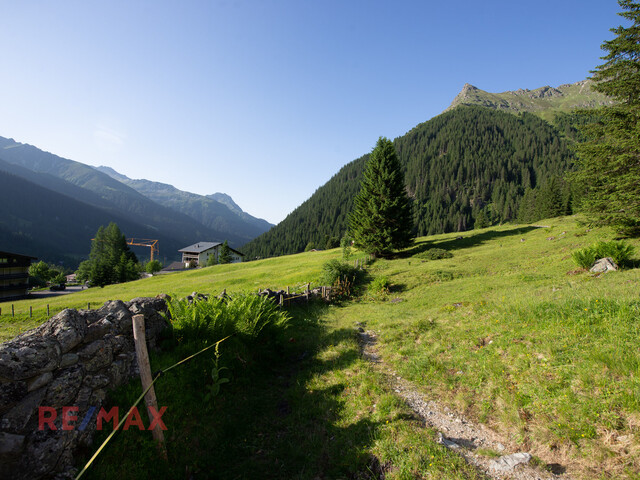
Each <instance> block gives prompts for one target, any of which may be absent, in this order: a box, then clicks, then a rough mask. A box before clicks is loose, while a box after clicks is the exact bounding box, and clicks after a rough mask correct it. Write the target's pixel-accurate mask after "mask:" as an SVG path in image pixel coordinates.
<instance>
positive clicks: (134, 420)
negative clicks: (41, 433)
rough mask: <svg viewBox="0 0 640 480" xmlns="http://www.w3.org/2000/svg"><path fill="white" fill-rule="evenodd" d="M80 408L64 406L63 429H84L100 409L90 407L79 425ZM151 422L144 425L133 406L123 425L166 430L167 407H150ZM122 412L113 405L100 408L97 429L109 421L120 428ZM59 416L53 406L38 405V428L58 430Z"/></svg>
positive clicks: (136, 408) (114, 427)
mask: <svg viewBox="0 0 640 480" xmlns="http://www.w3.org/2000/svg"><path fill="white" fill-rule="evenodd" d="M78 410H80V408H79V407H76V406H72V407H62V415H61V429H62V430H79V431H81V432H82V431H83V430H85V429H86V428H87V426H88V425H89V422H91V419H92V418H93V414H94V413H95V412H96V410H98V407H89V410H87V413H86V414H85V416H84V418H83V419H82V422H81V423H80V424H79V425H77V423H76V422H77V421H78V415H77V413H78ZM148 411H149V416H150V420H151V421H150V423H149V428H145V427H144V423H143V421H142V417H141V416H140V412H139V411H138V407H133V408H132V409H131V410H130V411H129V412H128V414H127V418H126V420H125V422H124V425H123V427H122V429H123V430H129V428H131V427H138V430H153V429H154V428H156V427H160V428H161V429H162V430H166V429H167V427H166V425H165V424H164V422H163V421H162V418H161V417H162V415H163V414H164V412H166V411H167V407H162V408H160V411H157V410H156V409H155V408H154V407H151V406H150V407H148ZM119 413H120V407H112V408H111V410H109V411H108V412H107V411H106V410H105V409H104V408H100V410H99V411H98V415H97V416H96V428H97V430H102V424H103V423H106V424H107V425H108V424H109V422H113V429H114V430H115V429H116V428H118V424H119V423H120V422H119V421H118V418H119ZM57 418H58V411H57V410H56V409H55V408H53V407H38V430H44V429H45V425H46V426H48V428H49V430H58V427H56V425H55V423H54V422H55V421H56V419H57Z"/></svg>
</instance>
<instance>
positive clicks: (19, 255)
mask: <svg viewBox="0 0 640 480" xmlns="http://www.w3.org/2000/svg"><path fill="white" fill-rule="evenodd" d="M0 256H2V257H21V258H30V259H31V260H37V259H38V257H31V256H29V255H21V254H19V253H11V252H0Z"/></svg>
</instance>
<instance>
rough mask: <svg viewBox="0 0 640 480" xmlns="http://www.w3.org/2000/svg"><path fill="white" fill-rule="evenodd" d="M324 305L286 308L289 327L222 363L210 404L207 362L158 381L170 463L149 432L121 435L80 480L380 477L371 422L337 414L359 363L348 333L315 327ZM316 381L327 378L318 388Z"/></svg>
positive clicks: (126, 397) (124, 402)
mask: <svg viewBox="0 0 640 480" xmlns="http://www.w3.org/2000/svg"><path fill="white" fill-rule="evenodd" d="M330 308H335V307H329V306H326V305H322V304H315V305H314V304H312V305H310V306H309V307H308V308H303V307H298V308H292V309H291V310H290V314H291V316H292V320H291V323H290V327H289V328H287V329H286V330H283V331H278V332H276V334H275V337H274V338H273V339H271V340H270V342H269V345H263V346H260V345H257V346H256V349H255V350H254V351H252V352H249V353H246V354H245V357H244V359H243V362H237V361H235V360H233V359H232V360H231V362H230V363H229V366H230V367H231V368H232V369H233V370H234V371H233V375H232V380H231V382H230V383H228V384H224V385H223V386H222V389H221V392H220V395H219V396H217V397H215V398H214V400H213V401H212V402H211V403H210V404H205V403H204V401H203V397H204V393H205V391H206V389H205V388H204V387H205V384H206V382H207V377H208V371H207V369H210V365H211V358H208V359H200V360H198V361H194V362H192V363H191V364H185V365H186V366H185V368H184V369H183V370H181V371H179V372H178V373H177V374H174V375H171V374H167V375H166V378H164V379H163V380H164V381H163V382H161V383H159V384H158V388H157V389H156V392H157V396H158V402H159V405H161V406H167V412H166V414H165V416H164V418H163V420H164V421H165V423H166V425H167V428H168V430H167V431H166V432H165V437H166V438H167V449H168V452H169V462H168V463H165V462H163V461H161V460H159V458H158V457H157V454H156V451H155V448H154V447H153V445H152V443H151V440H150V432H139V431H127V432H120V433H119V435H118V436H117V437H116V438H115V439H114V441H113V442H112V444H110V445H109V447H108V449H107V450H106V451H105V452H104V453H103V455H101V458H100V459H99V460H98V463H97V465H96V466H95V468H94V469H92V470H90V471H89V472H88V475H87V478H105V479H106V478H132V479H133V478H135V479H138V478H140V479H142V478H153V477H157V478H168V479H185V478H187V479H218V478H219V479H253V478H256V479H271V478H273V479H281V478H293V479H315V478H382V477H381V476H380V475H379V473H378V474H377V473H375V472H374V473H369V471H371V470H374V471H375V468H372V465H374V466H375V464H376V461H375V458H372V457H371V456H370V455H369V454H368V453H367V450H368V447H370V446H371V443H372V441H373V439H374V438H375V437H376V431H377V429H378V428H379V427H381V425H380V422H376V421H373V420H371V419H370V418H362V419H359V420H356V421H345V417H344V416H343V413H345V408H346V407H345V395H347V393H346V392H347V391H348V390H347V389H348V388H349V385H348V383H347V382H348V380H347V379H346V378H345V379H344V380H342V379H341V374H340V372H341V371H343V370H345V369H347V368H349V367H350V366H351V365H352V364H353V363H354V362H356V361H358V359H359V358H360V356H359V352H358V349H357V347H355V348H354V347H353V345H354V343H353V342H351V340H353V338H354V335H355V332H354V331H353V330H351V329H337V330H329V329H328V328H327V327H326V326H325V325H324V324H323V322H322V317H323V316H324V315H325V314H326V313H327V310H328V309H330ZM332 346H336V348H331V347H332ZM327 351H328V352H329V353H328V354H327ZM169 354H170V352H167V353H165V354H163V355H169ZM160 360H162V359H160ZM164 360H165V361H167V359H164ZM174 372H175V371H174ZM330 372H331V373H330ZM325 374H327V375H330V376H332V377H331V378H332V381H330V382H327V381H318V377H320V376H323V375H325ZM134 383H135V384H136V385H133V384H134ZM137 394H139V383H138V382H135V381H133V382H131V384H130V386H128V387H125V388H124V389H121V390H120V391H118V392H117V393H116V394H115V395H114V396H113V401H112V403H113V404H114V405H119V406H120V407H121V408H123V407H125V406H128V402H130V401H131V399H132V398H135V396H137ZM129 404H130V403H129ZM145 424H146V419H145ZM107 433H108V432H102V433H101V435H102V436H103V437H104V436H106V434H107ZM101 439H102V437H100V438H98V439H96V440H97V441H101ZM96 444H97V445H99V443H97V442H96V443H94V445H96Z"/></svg>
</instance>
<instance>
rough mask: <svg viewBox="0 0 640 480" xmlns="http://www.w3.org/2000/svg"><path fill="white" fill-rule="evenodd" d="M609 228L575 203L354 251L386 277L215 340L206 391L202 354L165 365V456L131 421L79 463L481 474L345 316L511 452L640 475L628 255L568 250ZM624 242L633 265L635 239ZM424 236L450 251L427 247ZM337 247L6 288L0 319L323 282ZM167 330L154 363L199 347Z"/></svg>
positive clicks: (167, 473)
mask: <svg viewBox="0 0 640 480" xmlns="http://www.w3.org/2000/svg"><path fill="white" fill-rule="evenodd" d="M612 238H613V234H612V233H611V232H610V231H609V230H606V229H593V230H589V229H588V228H586V227H584V226H582V225H581V224H580V223H579V222H578V219H577V218H575V217H567V218H557V219H552V220H545V221H543V222H540V224H539V225H503V226H497V227H491V228H488V229H484V230H474V231H470V232H464V233H455V234H444V235H436V236H431V237H423V238H419V239H417V240H416V242H415V244H414V246H413V247H411V248H409V249H408V250H406V251H404V252H401V254H400V255H398V257H397V258H394V259H389V260H387V259H379V260H377V261H375V262H374V263H373V264H371V265H370V266H368V267H367V273H368V275H367V277H368V279H367V281H368V282H369V285H377V286H386V287H387V288H377V289H374V288H371V287H367V284H364V285H363V286H362V287H361V288H360V290H359V291H358V294H357V295H356V296H355V297H354V298H352V299H350V300H346V301H343V302H341V303H339V304H334V305H323V304H312V305H310V306H309V307H298V308H292V309H290V310H289V311H288V315H289V320H288V322H287V324H286V326H283V327H282V328H278V329H274V330H273V331H272V332H270V334H269V336H268V337H266V338H265V339H264V340H260V341H259V342H256V343H255V344H251V345H250V346H239V345H234V344H233V343H229V345H225V343H224V342H223V344H221V346H220V352H221V353H220V354H221V356H220V359H219V360H220V362H221V363H220V365H224V367H225V370H224V372H225V373H224V375H227V376H228V378H229V379H230V381H229V382H228V383H225V384H223V385H221V386H220V387H221V388H220V392H219V394H218V395H217V396H215V397H213V398H210V397H206V394H207V392H208V391H210V388H209V387H210V384H211V368H212V367H211V365H212V361H213V360H212V358H211V356H208V357H207V358H200V359H198V360H196V361H194V362H192V363H191V364H188V365H187V366H185V367H184V369H183V370H180V371H179V372H178V370H174V371H173V372H172V373H171V374H167V375H166V378H162V379H161V380H160V381H159V383H158V384H157V388H156V392H157V396H158V401H159V404H161V405H166V406H167V407H168V408H167V414H166V415H165V417H164V420H165V423H166V424H167V427H168V431H167V432H165V433H166V436H167V448H168V451H169V463H167V464H165V463H164V462H163V461H161V460H159V458H158V456H157V454H156V451H155V448H154V447H153V444H152V442H151V438H150V435H149V432H138V431H135V430H130V431H127V432H120V433H119V434H118V435H116V436H115V437H114V439H113V440H112V442H111V444H109V446H108V447H107V448H106V449H105V451H104V452H103V453H102V454H101V456H100V457H99V459H98V461H97V463H96V464H95V465H94V466H92V467H91V469H90V470H89V472H88V473H87V476H86V478H115V477H117V478H149V477H151V476H158V477H162V478H285V477H290V478H296V479H314V478H380V477H381V473H384V475H385V478H393V479H410V478H411V479H413V478H433V479H440V478H482V477H481V476H480V475H479V474H478V473H477V472H476V471H475V470H474V469H473V468H472V467H470V466H469V465H468V464H467V463H466V462H465V461H463V460H461V459H460V458H459V457H458V456H457V455H456V454H455V453H452V452H451V451H449V450H447V449H445V448H444V447H442V446H441V445H438V444H437V443H436V442H435V439H436V433H435V432H434V431H432V430H430V429H428V428H425V427H424V422H423V421H422V420H420V419H419V418H417V417H416V415H415V414H414V413H413V412H412V411H411V410H410V409H408V407H406V406H405V405H404V404H403V403H402V402H401V401H400V400H399V399H398V398H397V397H396V396H395V395H394V392H393V390H392V389H391V388H390V387H389V385H388V383H387V380H386V379H385V377H384V375H382V374H380V373H378V371H376V370H375V369H374V368H372V367H371V365H369V364H368V363H367V361H365V360H364V359H362V358H361V355H360V349H359V345H358V336H357V333H356V328H357V324H364V325H365V328H366V329H370V330H374V331H375V332H376V333H377V334H378V342H379V344H378V351H379V354H380V355H381V357H382V360H383V361H384V362H386V363H387V364H388V365H389V366H391V367H392V368H393V369H394V370H395V371H396V372H397V374H398V375H400V376H402V377H404V378H405V379H408V380H411V381H412V382H414V384H415V385H416V388H417V389H418V390H420V391H421V392H423V393H424V394H425V396H426V397H427V398H430V399H435V400H437V401H439V402H441V403H442V404H444V405H448V406H449V407H450V408H452V409H453V410H455V411H457V412H459V413H460V414H463V415H465V416H466V417H468V418H469V419H471V420H473V421H475V422H482V423H484V424H487V425H488V426H490V427H491V428H493V429H494V430H496V431H497V432H499V433H500V434H501V435H502V437H503V439H504V444H505V446H506V447H507V450H508V451H510V452H515V451H527V452H530V453H531V454H532V455H534V462H535V464H536V465H538V466H539V468H541V469H550V470H554V471H558V470H559V471H566V472H567V473H568V474H570V475H571V476H572V478H585V479H608V478H628V479H638V478H640V348H639V347H640V340H639V339H640V298H639V297H638V293H639V290H638V285H639V280H640V270H638V269H636V268H627V269H623V270H620V271H617V272H609V273H607V274H602V275H593V274H590V273H588V272H586V271H584V270H580V269H579V268H578V267H577V266H576V265H575V264H574V263H573V261H572V259H571V252H573V251H575V250H576V249H579V248H584V247H588V246H590V245H592V244H594V243H595V242H596V241H600V240H604V241H607V240H611V239H612ZM629 243H630V244H632V245H633V246H635V247H636V254H635V256H634V257H633V259H632V260H634V262H632V263H635V264H637V263H638V258H639V256H640V255H639V253H638V252H639V251H640V249H639V248H638V247H640V243H639V242H638V241H637V240H632V241H629ZM435 248H438V249H442V250H446V251H447V252H449V253H450V254H451V255H450V256H449V258H441V259H437V260H431V259H429V257H430V255H429V254H428V250H430V249H435ZM341 257H342V251H341V250H340V249H335V250H329V251H323V252H309V253H303V254H298V255H291V256H286V257H279V258H274V259H266V260H261V261H256V262H249V263H245V264H235V265H225V266H222V265H218V266H214V267H208V268H203V269H199V270H194V271H188V272H184V273H177V274H170V275H166V276H156V277H153V278H149V279H144V280H139V281H136V282H131V283H128V284H123V285H113V286H109V287H104V288H102V289H89V290H87V291H83V292H81V293H77V294H71V295H67V296H62V297H55V298H50V299H43V300H38V301H29V300H25V301H21V302H15V309H16V311H17V312H18V315H17V316H16V317H15V318H12V317H11V316H10V315H7V314H6V313H5V310H6V307H7V306H8V304H7V303H4V304H0V307H2V316H1V317H0V335H2V339H3V340H6V339H9V338H11V337H12V336H14V335H15V334H17V333H19V332H20V331H22V330H25V329H27V328H32V327H33V326H35V325H37V324H38V323H40V322H42V321H43V320H44V318H45V316H46V315H43V314H42V311H43V310H45V309H46V304H47V303H49V304H50V308H51V309H52V310H54V309H56V310H58V309H61V308H63V307H67V306H69V307H77V308H86V306H87V303H89V302H90V303H91V305H92V308H93V307H94V305H95V307H98V306H99V305H101V304H102V302H104V301H106V300H108V299H116V298H118V299H122V300H130V299H131V298H134V297H139V296H155V295H157V294H159V293H168V294H171V295H173V296H177V297H180V296H185V295H187V294H190V293H191V292H192V291H198V292H202V293H213V294H218V293H220V292H221V291H222V290H223V289H226V290H227V292H228V293H230V294H232V295H233V294H234V293H235V294H239V293H243V292H244V293H246V292H253V291H256V290H257V289H258V288H266V287H269V288H272V289H279V288H286V287H287V286H291V287H292V288H294V287H296V288H298V289H299V290H302V289H303V286H304V285H305V284H306V283H307V282H311V283H312V285H313V284H316V285H317V284H318V282H319V281H320V278H321V275H322V265H323V263H324V262H326V261H328V260H330V259H336V258H338V259H339V258H341ZM431 257H433V256H431ZM353 258H355V257H352V258H351V260H350V261H353ZM29 306H32V307H33V311H34V316H33V317H32V318H30V317H29V315H28V309H29ZM25 312H26V314H25ZM166 345H167V348H166V349H164V350H162V351H161V352H157V353H155V354H154V355H153V357H152V369H154V370H155V369H156V368H163V367H166V366H168V365H170V364H172V363H174V362H175V361H177V360H180V359H181V358H183V357H184V356H187V355H188V354H189V353H192V350H193V349H195V348H196V345H187V344H180V343H176V342H175V340H174V341H173V343H172V341H171V339H169V340H168V341H167V344H166ZM193 351H195V350H193ZM227 369H228V370H227ZM174 372H177V373H174ZM221 372H222V371H221ZM140 390H141V389H140V385H139V383H138V382H136V381H132V382H131V383H130V384H129V385H128V386H126V387H124V388H121V389H119V390H118V391H116V392H114V393H113V394H112V395H111V396H110V399H109V402H110V403H111V405H119V406H121V407H122V408H126V407H128V406H129V405H130V404H131V403H132V401H133V400H134V399H135V398H136V397H137V396H138V395H139V393H140ZM205 398H207V399H208V400H207V401H205ZM145 423H146V421H145ZM101 435H103V436H99V437H98V438H97V439H96V440H97V441H101V440H102V439H103V438H104V437H106V434H104V432H103V434H101ZM94 448H97V444H94ZM90 453H92V452H87V458H88V456H89V455H90ZM486 454H487V455H493V454H494V452H486Z"/></svg>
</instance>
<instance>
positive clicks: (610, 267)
mask: <svg viewBox="0 0 640 480" xmlns="http://www.w3.org/2000/svg"><path fill="white" fill-rule="evenodd" d="M615 270H618V265H616V262H614V261H613V258H611V257H607V258H601V259H599V260H596V262H595V263H594V264H593V266H592V267H591V268H590V269H589V271H590V272H591V273H606V272H609V271H615Z"/></svg>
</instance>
